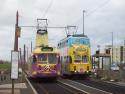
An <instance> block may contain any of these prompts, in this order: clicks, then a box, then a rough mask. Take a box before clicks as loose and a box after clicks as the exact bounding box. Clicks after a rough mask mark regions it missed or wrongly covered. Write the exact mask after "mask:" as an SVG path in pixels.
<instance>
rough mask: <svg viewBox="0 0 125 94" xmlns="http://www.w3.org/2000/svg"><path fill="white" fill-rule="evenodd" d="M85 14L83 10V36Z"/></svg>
mask: <svg viewBox="0 0 125 94" xmlns="http://www.w3.org/2000/svg"><path fill="white" fill-rule="evenodd" d="M85 12H86V11H85V10H83V35H84V33H85V32H84V29H85V28H84V26H85V25H84V13H85Z"/></svg>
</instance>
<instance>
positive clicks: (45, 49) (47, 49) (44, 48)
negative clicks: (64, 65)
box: [41, 47, 53, 51]
mask: <svg viewBox="0 0 125 94" xmlns="http://www.w3.org/2000/svg"><path fill="white" fill-rule="evenodd" d="M41 51H53V48H52V47H43V48H41Z"/></svg>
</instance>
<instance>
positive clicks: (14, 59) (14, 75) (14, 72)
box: [11, 51, 19, 79]
mask: <svg viewBox="0 0 125 94" xmlns="http://www.w3.org/2000/svg"><path fill="white" fill-rule="evenodd" d="M18 60H19V52H18V51H11V79H18Z"/></svg>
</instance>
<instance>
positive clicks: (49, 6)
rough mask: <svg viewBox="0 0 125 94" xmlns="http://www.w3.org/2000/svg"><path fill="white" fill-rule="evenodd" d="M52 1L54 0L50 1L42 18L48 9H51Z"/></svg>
mask: <svg viewBox="0 0 125 94" xmlns="http://www.w3.org/2000/svg"><path fill="white" fill-rule="evenodd" d="M53 1H54V0H51V1H50V3H49V5H48V7H47V8H46V10H45V13H44V14H43V16H42V18H43V17H45V16H46V14H47V13H48V11H49V9H50V8H51V6H52V4H53Z"/></svg>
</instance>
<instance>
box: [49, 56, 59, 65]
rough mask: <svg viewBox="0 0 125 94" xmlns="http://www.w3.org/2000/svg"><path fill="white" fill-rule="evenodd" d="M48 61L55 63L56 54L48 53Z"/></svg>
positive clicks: (56, 59)
mask: <svg viewBox="0 0 125 94" xmlns="http://www.w3.org/2000/svg"><path fill="white" fill-rule="evenodd" d="M48 62H49V63H50V64H55V63H57V62H58V58H57V54H48Z"/></svg>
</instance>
